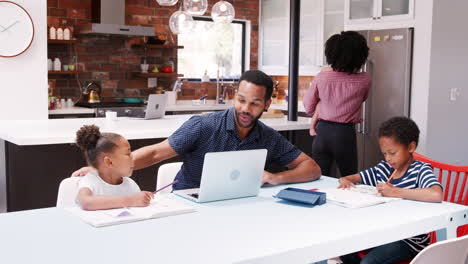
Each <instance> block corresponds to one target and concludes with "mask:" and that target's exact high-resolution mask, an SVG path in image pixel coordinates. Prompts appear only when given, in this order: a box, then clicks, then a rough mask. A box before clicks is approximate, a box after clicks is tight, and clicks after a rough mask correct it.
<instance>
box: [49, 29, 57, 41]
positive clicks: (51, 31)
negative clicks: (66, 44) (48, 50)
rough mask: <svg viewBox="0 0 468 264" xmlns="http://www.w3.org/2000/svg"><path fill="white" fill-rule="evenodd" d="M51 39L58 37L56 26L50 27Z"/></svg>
mask: <svg viewBox="0 0 468 264" xmlns="http://www.w3.org/2000/svg"><path fill="white" fill-rule="evenodd" d="M49 39H57V31H56V29H55V27H50V28H49Z"/></svg>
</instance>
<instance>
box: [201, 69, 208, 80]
mask: <svg viewBox="0 0 468 264" xmlns="http://www.w3.org/2000/svg"><path fill="white" fill-rule="evenodd" d="M201 81H202V82H209V81H210V76H209V75H208V70H205V73H204V74H203V76H202V78H201Z"/></svg>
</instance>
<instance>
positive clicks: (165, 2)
mask: <svg viewBox="0 0 468 264" xmlns="http://www.w3.org/2000/svg"><path fill="white" fill-rule="evenodd" d="M156 2H158V4H159V5H161V6H173V5H175V4H177V0H156Z"/></svg>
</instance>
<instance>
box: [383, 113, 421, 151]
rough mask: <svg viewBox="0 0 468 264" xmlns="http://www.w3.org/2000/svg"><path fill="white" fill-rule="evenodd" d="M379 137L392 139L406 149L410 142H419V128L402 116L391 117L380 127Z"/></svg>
mask: <svg viewBox="0 0 468 264" xmlns="http://www.w3.org/2000/svg"><path fill="white" fill-rule="evenodd" d="M380 137H393V138H394V139H395V140H396V141H397V142H398V143H400V144H402V145H404V146H406V147H408V146H409V144H411V142H413V141H414V142H416V146H417V145H418V142H419V128H418V125H416V123H415V122H414V121H413V120H411V119H409V118H407V117H404V116H397V117H392V118H390V119H389V120H387V121H385V122H383V123H382V125H380V128H379V138H380Z"/></svg>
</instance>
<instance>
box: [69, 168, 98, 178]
mask: <svg viewBox="0 0 468 264" xmlns="http://www.w3.org/2000/svg"><path fill="white" fill-rule="evenodd" d="M92 171H95V169H94V168H93V167H83V168H81V169H79V170H76V171H74V172H73V173H72V175H71V176H72V177H82V176H85V175H86V174H88V173H89V172H92Z"/></svg>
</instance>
